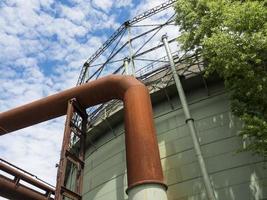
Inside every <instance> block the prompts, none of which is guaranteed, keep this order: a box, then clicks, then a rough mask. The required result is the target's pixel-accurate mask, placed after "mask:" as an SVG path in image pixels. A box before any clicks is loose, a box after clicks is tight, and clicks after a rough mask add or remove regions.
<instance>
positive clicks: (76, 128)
mask: <svg viewBox="0 0 267 200" xmlns="http://www.w3.org/2000/svg"><path fill="white" fill-rule="evenodd" d="M70 126H71V127H73V128H75V130H77V131H78V132H79V133H76V132H74V131H73V132H74V134H75V135H77V136H78V137H81V134H83V131H82V130H81V129H80V128H79V127H78V126H76V124H74V123H73V122H72V121H71V122H70Z"/></svg>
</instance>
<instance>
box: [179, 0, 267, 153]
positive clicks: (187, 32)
mask: <svg viewBox="0 0 267 200" xmlns="http://www.w3.org/2000/svg"><path fill="white" fill-rule="evenodd" d="M175 9H176V13H177V17H176V23H177V24H178V25H179V28H180V31H181V34H182V35H181V37H180V39H179V40H180V42H181V44H182V48H183V49H184V50H186V51H194V52H200V53H201V55H202V56H203V58H204V60H205V61H206V63H207V68H206V72H205V73H206V76H208V75H209V74H211V73H213V72H217V73H218V74H219V75H220V76H221V77H222V78H223V79H224V81H225V87H226V88H227V89H228V90H229V93H230V95H231V109H232V112H233V113H234V114H235V115H236V116H238V117H239V118H241V119H242V120H243V122H244V127H243V129H242V130H241V135H242V136H245V137H246V138H247V139H248V140H249V145H248V146H247V150H252V151H253V152H255V153H258V154H261V155H263V156H267V0H262V1H260V0H258V1H257V0H254V1H253V0H243V1H237V0H177V3H176V6H175Z"/></svg>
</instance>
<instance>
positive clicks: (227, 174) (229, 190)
mask: <svg viewBox="0 0 267 200" xmlns="http://www.w3.org/2000/svg"><path fill="white" fill-rule="evenodd" d="M188 99H189V102H190V110H191V112H192V115H193V117H194V118H195V124H196V128H197V131H198V137H199V141H200V144H201V149H202V151H203V155H204V159H205V161H206V162H207V168H208V172H209V174H210V176H211V179H212V184H213V185H214V187H215V190H216V196H217V197H218V200H228V199H229V200H230V199H231V200H232V199H233V200H234V199H236V200H239V199H242V200H251V199H255V200H260V199H265V198H267V189H266V188H267V166H266V165H267V164H265V163H264V162H263V159H262V158H261V157H258V156H252V155H251V154H250V153H248V152H241V153H237V150H238V149H239V148H241V147H242V145H243V143H242V140H241V138H240V137H238V136H237V133H238V130H239V129H240V127H241V126H242V124H241V122H240V121H239V120H237V119H236V118H234V117H233V116H232V115H231V113H230V109H229V101H228V97H227V94H225V93H220V94H218V93H215V92H214V93H213V94H212V95H211V96H209V97H208V96H207V93H206V91H205V90H198V91H195V92H192V93H190V94H189V95H188ZM172 107H174V109H172ZM153 109H154V119H155V125H156V130H157V138H158V144H159V149H160V156H161V162H162V166H163V170H164V176H165V180H166V183H167V185H168V186H169V189H168V199H169V200H185V199H190V200H202V199H203V200H205V199H206V196H205V189H204V184H203V182H202V179H201V177H200V169H199V166H198V163H197V160H196V156H195V153H194V150H193V145H192V140H191V137H190V134H189V130H188V128H187V126H186V124H185V120H184V115H183V112H182V109H181V108H180V104H179V102H178V100H177V97H174V98H172V99H171V100H170V101H167V99H166V101H164V102H161V103H158V104H157V105H154V108H153ZM95 128H97V127H95ZM100 131H101V130H100ZM85 162H86V164H85V170H84V184H83V199H84V200H107V199H109V200H113V199H114V200H123V199H127V195H126V194H125V190H126V188H127V178H126V163H125V146H124V128H123V122H121V124H119V125H118V126H116V127H113V130H112V131H111V130H110V131H109V132H106V133H105V134H103V137H101V139H99V140H98V141H97V142H94V144H93V145H92V144H91V145H90V144H89V145H88V149H87V152H86V160H85Z"/></svg>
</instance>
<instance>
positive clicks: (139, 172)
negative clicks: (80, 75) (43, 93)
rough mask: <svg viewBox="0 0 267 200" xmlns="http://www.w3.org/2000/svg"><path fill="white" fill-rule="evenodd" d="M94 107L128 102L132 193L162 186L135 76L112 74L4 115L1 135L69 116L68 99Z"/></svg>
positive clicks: (143, 93) (147, 110)
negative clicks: (147, 186) (139, 187)
mask: <svg viewBox="0 0 267 200" xmlns="http://www.w3.org/2000/svg"><path fill="white" fill-rule="evenodd" d="M72 98H76V99H77V100H78V101H79V102H80V103H81V104H82V105H83V106H85V107H86V108H87V107H90V106H94V105H97V104H100V103H104V102H106V101H109V100H112V99H120V100H122V101H123V102H124V121H125V135H126V137H125V143H126V160H127V177H128V190H129V189H131V188H132V187H135V186H137V185H141V184H154V183H155V184H160V185H162V186H163V187H165V188H166V186H165V184H164V182H163V173H162V167H161V163H160V157H159V150H158V144H157V139H156V135H155V128H154V123H153V114H152V106H151V101H150V96H149V92H148V90H147V88H146V86H145V85H143V84H142V83H141V82H139V81H138V80H136V79H135V78H133V77H131V76H122V75H110V76H106V77H104V78H100V79H98V80H95V81H92V82H89V83H86V84H83V85H81V86H78V87H75V88H71V89H68V90H65V91H63V92H60V93H58V94H55V95H51V96H48V97H46V98H43V99H40V100H37V101H35V102H33V103H30V104H26V105H24V106H21V107H18V108H15V109H12V110H9V111H7V112H3V113H0V127H1V130H0V135H3V134H6V133H9V132H12V131H15V130H18V129H21V128H24V127H28V126H31V125H34V124H37V123H40V122H43V121H46V120H49V119H53V118H56V117H59V116H62V115H65V114H66V110H67V103H68V100H70V99H72Z"/></svg>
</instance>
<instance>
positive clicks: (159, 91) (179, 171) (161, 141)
mask: <svg viewBox="0 0 267 200" xmlns="http://www.w3.org/2000/svg"><path fill="white" fill-rule="evenodd" d="M174 2H175V1H174V0H172V1H169V2H168V3H166V4H162V5H161V6H158V7H156V8H154V9H152V10H150V11H148V12H145V13H143V14H141V15H140V16H137V17H135V18H134V19H132V20H130V21H127V22H125V23H124V24H123V25H122V26H120V27H119V28H118V29H117V30H116V31H115V33H114V34H113V35H112V36H111V37H110V38H109V39H108V40H107V41H106V43H104V44H103V46H102V47H100V48H99V49H98V50H97V51H96V52H95V54H93V55H92V56H91V57H90V58H89V59H88V60H87V61H86V63H85V64H84V66H83V68H82V71H81V74H80V77H79V80H78V84H77V85H81V86H78V87H76V88H72V89H70V90H68V91H67V92H66V91H65V92H62V93H60V95H58V96H54V97H52V98H51V97H48V98H45V100H46V101H47V100H48V99H49V98H50V100H49V101H50V102H51V101H52V100H51V99H53V100H55V99H56V100H55V101H56V102H57V104H56V105H53V106H54V107H53V108H54V109H55V110H57V109H58V110H60V111H57V112H55V113H53V109H51V108H50V110H52V111H51V112H50V111H47V112H48V113H50V114H51V113H52V114H51V116H52V117H51V116H50V118H54V117H56V116H60V115H63V114H66V112H65V110H66V107H67V106H66V104H68V103H67V101H68V102H69V101H71V100H72V98H73V97H74V98H76V97H77V93H76V96H75V95H74V96H71V98H68V99H66V96H68V95H69V93H70V91H72V92H73V91H75V90H80V91H81V88H83V85H85V87H87V86H88V85H90V81H92V82H93V81H95V80H97V79H98V78H99V77H102V76H105V75H108V74H124V75H125V74H126V75H132V76H134V77H135V78H136V79H137V80H139V81H140V82H141V83H143V84H144V85H145V86H146V87H147V89H148V91H149V93H150V97H151V102H152V107H153V118H154V123H155V127H156V136H157V142H158V149H159V153H160V161H161V165H162V169H163V175H164V182H165V183H166V186H167V187H168V188H167V199H168V200H207V199H213V198H209V197H208V192H207V186H206V183H205V177H204V175H203V170H202V168H201V167H200V164H199V153H198V152H196V147H195V142H196V141H194V139H193V137H192V134H191V133H190V128H189V127H188V124H187V123H188V120H190V121H193V122H194V124H195V128H196V140H197V141H198V142H197V143H199V145H200V150H201V153H202V156H203V162H204V163H205V164H204V165H205V167H204V168H205V170H206V173H207V175H208V177H207V178H208V179H209V180H208V181H209V182H210V184H211V188H212V190H213V191H212V192H213V193H214V196H215V198H214V199H216V200H241V199H242V200H264V199H267V165H266V160H264V158H263V157H261V156H258V155H253V154H252V153H251V152H247V151H242V150H243V149H244V148H245V147H246V145H247V141H246V139H245V138H241V137H240V136H239V131H240V130H241V128H242V122H241V121H240V120H239V119H238V118H236V117H235V116H233V114H232V113H231V109H230V99H229V96H230V94H229V93H228V92H227V91H226V90H225V88H224V84H223V80H222V79H220V77H218V75H216V74H213V75H211V76H209V78H205V77H204V70H205V67H206V66H205V62H204V61H203V60H202V59H201V55H196V54H194V55H191V54H190V52H189V53H188V52H186V54H184V55H181V53H180V52H179V47H178V48H177V44H175V45H176V46H175V45H174V46H172V47H175V48H173V49H175V51H173V52H169V54H171V55H172V56H173V58H174V65H175V66H173V67H175V69H174V70H175V73H177V74H178V75H179V78H180V80H181V82H182V88H183V90H184V91H185V96H186V99H187V102H188V105H189V110H190V112H191V114H192V118H186V117H185V115H184V107H183V105H182V103H181V101H180V98H179V95H178V93H177V85H176V84H177V82H176V80H175V78H173V73H174V72H173V70H171V67H170V63H169V61H168V59H167V56H165V55H166V52H165V51H163V50H164V49H163V47H164V45H163V44H162V41H160V38H161V36H162V35H160V34H162V32H159V35H160V36H159V37H158V38H156V42H155V41H154V43H153V42H152V40H151V38H152V37H154V36H155V35H156V34H153V36H152V37H148V38H145V39H144V41H141V42H140V43H139V44H141V47H140V48H139V47H138V46H137V45H135V44H134V41H135V40H137V39H140V38H143V37H144V36H145V35H147V34H149V33H153V31H155V30H156V31H157V30H160V29H162V27H164V26H167V25H174V24H173V22H174V17H175V15H171V17H170V18H169V19H168V20H167V21H166V22H162V23H161V24H157V25H154V26H155V27H156V28H154V26H153V25H152V28H151V29H150V30H148V31H147V30H142V31H143V32H140V31H136V32H135V33H137V35H135V36H133V35H131V34H130V33H131V31H130V29H133V28H136V27H138V23H139V22H141V21H142V20H144V19H147V18H148V17H150V16H152V15H154V14H157V13H159V12H161V11H162V10H165V9H167V8H170V7H171V6H172V5H173V3H174ZM139 26H146V27H147V26H148V25H140V24H139ZM125 32H128V33H129V35H128V36H125V35H123V34H124V33H125ZM163 32H164V31H163ZM170 32H171V31H169V32H168V34H169V35H171V37H170V38H171V39H169V40H168V43H170V45H171V44H174V43H175V42H176V41H177V34H176V33H174V34H173V33H172V34H171V33H170ZM121 38H123V39H124V40H123V41H124V43H120V40H121ZM125 38H126V39H125ZM127 38H128V39H127ZM116 40H118V43H116V42H117V41H116ZM115 41H116V42H115ZM125 41H126V42H125ZM149 42H150V43H151V45H150V47H149V48H144V46H145V45H146V44H147V43H149ZM114 43H115V44H114ZM112 44H113V45H114V46H113V47H114V48H111V46H112ZM155 44H157V45H155ZM127 46H128V47H129V52H128V53H129V55H127V56H126V57H125V54H126V53H127V52H126V50H125V48H126V47H127ZM109 48H110V49H109ZM136 49H137V50H136ZM162 49H163V50H162ZM134 50H136V51H135V52H134ZM140 50H142V51H140ZM106 51H107V52H106ZM105 53H106V54H108V56H106V55H104V56H103V57H101V56H102V54H105ZM167 54H168V52H167ZM118 55H119V58H116V56H118ZM145 56H147V57H145ZM168 56H169V55H168ZM98 57H100V59H99V60H97V59H98ZM189 58H190V59H189ZM105 59H106V60H105ZM96 60H97V61H99V62H95V61H96ZM103 60H104V62H103ZM190 60H191V61H192V60H194V62H191V61H190ZM141 61H142V62H143V61H144V62H147V61H149V62H151V63H149V64H147V63H145V64H144V63H143V65H142V63H141ZM94 62H95V63H94ZM119 62H120V63H119ZM118 63H119V64H120V65H121V66H120V67H119V68H118V66H119V65H118ZM107 65H109V68H110V69H109V70H105V69H104V68H105V67H106V66H107ZM171 65H172V64H171ZM97 66H98V68H94V67H97ZM114 66H115V67H114ZM136 66H138V68H135V67H136ZM90 67H92V68H93V71H91V72H90V73H89V72H88V71H89V69H90ZM114 69H115V71H113V72H111V71H112V70H114ZM120 76H121V75H120ZM121 77H122V76H121ZM128 78H129V76H128ZM131 78H132V77H131ZM132 79H133V78H132ZM135 81H136V80H135ZM87 82H89V83H88V84H87V86H86V83H87ZM100 82H101V81H100ZM98 83H99V82H98ZM93 84H95V82H93ZM85 87H84V88H85ZM88 87H90V86H88ZM107 87H108V86H107ZM77 88H78V89H77ZM102 89H103V85H102ZM107 90H108V88H105V91H107ZM85 91H86V90H83V92H85ZM94 92H96V90H94ZM112 92H114V93H116V91H114V88H113V91H109V92H108V93H109V94H112ZM96 93H98V94H97V95H96V96H98V97H99V96H101V95H99V93H101V91H97V92H96ZM66 94H68V95H66ZM83 94H84V93H83ZM90 95H91V97H92V99H94V96H93V95H94V94H90ZM90 95H87V96H86V95H84V96H83V97H86V98H87V97H89V98H90ZM59 96H60V98H59ZM110 96H112V95H110ZM114 96H116V95H114ZM68 97H70V96H68ZM100 98H101V97H100ZM62 99H63V100H64V101H63V100H62ZM81 99H83V98H80V99H78V100H81ZM87 99H88V98H87ZM95 99H97V97H96V98H95ZM88 101H90V100H88ZM93 101H94V100H93ZM40 102H41V103H40ZM47 102H48V101H47ZM47 102H46V104H47ZM59 102H60V103H59ZM101 102H104V101H101ZM94 103H96V102H94ZM37 104H38V106H43V104H45V101H42V100H41V101H39V103H36V102H35V103H33V104H31V105H33V107H34V106H35V107H34V109H33V110H34V111H35V112H36V110H37V109H38V106H36V105H37ZM63 104H64V105H63ZM89 104H90V103H89ZM93 105H95V104H93ZM82 106H85V105H81V107H82ZM88 106H91V105H86V106H85V107H88ZM26 107H27V105H26ZM59 107H60V108H59ZM63 107H64V108H63ZM24 108H25V107H24ZM42 108H43V109H44V106H43V107H42ZM45 108H47V105H46V107H45ZM20 111H21V110H20ZM38 111H39V110H38ZM83 111H85V110H83ZM21 113H22V112H21ZM21 113H20V114H21ZM59 113H60V114H59ZM13 114H14V113H13ZM87 114H88V121H87V118H86V120H81V121H82V122H81V123H79V122H78V123H77V124H76V125H77V126H78V127H77V128H76V129H77V130H79V129H80V132H83V133H82V134H84V131H83V129H84V128H85V129H86V141H85V156H81V157H76V158H75V159H76V160H75V159H74V161H75V162H77V163H79V164H78V165H77V166H79V167H80V166H82V167H80V168H79V169H78V170H77V168H78V167H77V166H75V165H73V164H70V165H69V166H67V167H66V165H67V164H66V165H65V166H64V165H61V164H59V166H64V167H65V168H64V169H63V171H64V173H63V175H62V174H60V167H59V170H58V171H59V173H58V177H60V178H62V179H63V181H62V182H60V181H58V183H60V184H62V185H60V184H58V185H59V187H57V188H56V190H55V193H56V194H55V196H56V197H57V193H63V192H62V187H61V186H63V188H65V186H66V190H69V193H72V192H74V194H73V196H76V197H77V198H75V199H82V200H127V199H130V200H136V199H135V198H131V197H129V196H128V194H127V189H128V183H127V167H126V150H125V127H124V126H125V123H124V107H123V102H122V101H120V100H111V101H109V102H107V103H103V104H100V105H97V106H94V107H91V108H89V109H87ZM87 114H86V117H87ZM7 116H8V115H7ZM68 117H69V115H68ZM68 117H67V120H68ZM71 117H72V116H71ZM141 117H142V116H140V118H141ZM41 118H42V119H41V121H45V120H48V119H50V118H49V116H48V117H47V116H43V117H41ZM74 119H75V117H74ZM34 120H36V119H34V118H33V119H31V120H29V121H31V122H29V123H28V122H27V119H26V120H25V121H26V122H25V124H26V125H27V126H28V125H33V124H35V123H38V122H40V121H38V120H37V121H35V122H33V121H34ZM71 120H72V119H71ZM71 120H70V121H71ZM75 120H76V119H75ZM75 120H74V121H75ZM18 121H20V120H19V118H18V119H17V121H16V122H18ZM77 121H79V120H76V122H77ZM84 121H86V122H85V123H86V124H85V125H84V124H83V123H84ZM27 123H28V124H27ZM18 124H19V123H18ZM66 124H67V123H66ZM74 126H75V124H74ZM24 127H25V126H24ZM66 127H67V126H66ZM18 128H23V127H18ZM68 128H70V127H68ZM131 128H132V129H134V127H131ZM11 131H12V130H11ZM65 131H66V129H65ZM144 131H145V130H144ZM69 132H70V131H69ZM136 132H137V131H136ZM80 136H81V135H80ZM70 139H71V140H72V141H71V142H70V146H71V147H70V150H71V151H72V152H71V153H73V154H75V153H77V152H79V151H80V149H79V148H77V146H78V145H80V144H81V143H82V142H81V140H77V137H76V136H73V135H72V136H71V138H70ZM63 141H64V140H63ZM77 141H78V142H77ZM79 142H80V144H79ZM136 142H140V143H142V142H143V141H142V140H139V141H136ZM66 144H67V145H66ZM66 144H65V146H68V145H69V143H66ZM143 145H144V143H143ZM62 146H64V143H63V145H62ZM138 146H139V145H138V144H136V148H138ZM62 149H63V148H62ZM137 150H138V149H137ZM62 152H63V153H62V155H61V160H60V162H61V161H62V160H63V159H62V158H64V157H66V155H65V153H66V152H64V151H62ZM77 154H78V153H77ZM83 157H84V160H81V159H80V158H82V159H83ZM64 159H66V158H64ZM136 159H137V160H136V161H135V162H143V161H142V160H138V158H137V157H136ZM81 163H82V164H81ZM202 167H203V166H202ZM81 168H82V170H81ZM133 168H134V167H133ZM61 170H62V169H61ZM151 170H153V169H151ZM81 171H82V173H81ZM65 172H66V176H65ZM79 173H81V177H82V184H81V185H79V186H77V180H78V178H77V177H79V181H80V180H81V179H80V175H79ZM203 177H204V178H203ZM58 180H60V179H58ZM79 184H80V182H79ZM146 184H147V183H145V184H143V185H146ZM149 184H151V183H149ZM147 185H148V184H147ZM80 186H82V190H81V197H80V193H79V192H80ZM135 186H136V185H135ZM135 186H134V187H135ZM131 189H132V188H131ZM77 191H78V193H77ZM53 192H54V191H53ZM60 195H62V194H60ZM56 197H55V198H56ZM52 199H54V197H53V198H52ZM58 199H72V198H67V197H61V198H58ZM139 199H140V200H141V199H144V200H145V199H146V197H145V196H143V198H139ZM139 199H138V200H139ZM148 199H150V200H151V198H148ZM157 199H159V200H162V199H160V197H157ZM157 199H155V200H157ZM153 200H154V199H153ZM164 200H165V199H164Z"/></svg>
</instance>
